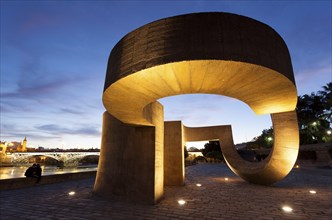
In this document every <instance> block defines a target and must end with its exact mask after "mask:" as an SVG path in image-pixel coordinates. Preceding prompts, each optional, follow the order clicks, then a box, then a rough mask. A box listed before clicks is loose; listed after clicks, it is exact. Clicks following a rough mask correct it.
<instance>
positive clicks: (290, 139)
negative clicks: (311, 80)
mask: <svg viewBox="0 0 332 220" xmlns="http://www.w3.org/2000/svg"><path fill="white" fill-rule="evenodd" d="M272 125H273V128H274V145H273V148H272V152H270V154H269V156H268V157H267V158H266V159H265V160H263V161H260V162H258V163H253V162H249V161H245V160H243V158H241V157H240V155H239V154H238V152H237V151H236V149H235V148H234V147H232V146H230V145H221V149H222V152H223V155H224V158H225V161H226V162H227V164H228V166H229V167H230V168H231V169H232V170H233V172H234V173H236V174H237V175H238V176H240V177H242V178H243V179H245V180H247V181H248V182H251V183H256V184H263V185H269V184H272V183H275V182H277V181H279V180H281V179H283V178H284V177H286V176H287V174H288V173H289V172H290V171H291V169H292V168H293V166H294V164H295V162H296V159H297V155H298V151H299V129H298V123H297V117H296V112H295V111H291V112H283V113H277V114H272Z"/></svg>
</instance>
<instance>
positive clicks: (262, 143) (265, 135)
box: [247, 127, 273, 149]
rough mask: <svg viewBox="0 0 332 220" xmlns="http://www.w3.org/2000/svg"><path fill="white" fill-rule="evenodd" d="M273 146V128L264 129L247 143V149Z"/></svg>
mask: <svg viewBox="0 0 332 220" xmlns="http://www.w3.org/2000/svg"><path fill="white" fill-rule="evenodd" d="M272 146H273V128H272V127H271V128H269V129H264V130H263V131H262V134H261V135H260V136H258V137H255V138H254V139H253V141H251V142H249V143H248V144H247V148H248V149H259V148H271V147H272Z"/></svg>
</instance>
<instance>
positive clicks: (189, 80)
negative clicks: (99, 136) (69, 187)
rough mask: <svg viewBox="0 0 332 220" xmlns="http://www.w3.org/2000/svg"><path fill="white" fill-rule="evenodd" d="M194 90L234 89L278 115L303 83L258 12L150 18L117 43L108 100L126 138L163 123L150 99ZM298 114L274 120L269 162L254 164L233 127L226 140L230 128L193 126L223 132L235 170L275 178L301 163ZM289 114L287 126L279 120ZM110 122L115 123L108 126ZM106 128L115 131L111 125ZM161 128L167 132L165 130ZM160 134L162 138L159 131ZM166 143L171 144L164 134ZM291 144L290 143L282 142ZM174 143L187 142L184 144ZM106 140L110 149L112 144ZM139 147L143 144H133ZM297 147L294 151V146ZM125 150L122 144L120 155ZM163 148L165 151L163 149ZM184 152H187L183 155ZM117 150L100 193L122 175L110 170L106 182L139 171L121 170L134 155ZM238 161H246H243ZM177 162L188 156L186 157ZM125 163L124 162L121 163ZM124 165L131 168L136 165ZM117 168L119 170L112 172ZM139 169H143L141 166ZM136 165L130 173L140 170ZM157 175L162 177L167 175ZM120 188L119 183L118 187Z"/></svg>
mask: <svg viewBox="0 0 332 220" xmlns="http://www.w3.org/2000/svg"><path fill="white" fill-rule="evenodd" d="M189 93H205V94H217V95H224V96H229V97H233V98H236V99H238V100H241V101H243V102H245V103H246V104H248V105H249V106H250V108H251V109H252V110H253V111H254V112H255V113H257V114H273V115H272V118H278V113H282V114H283V115H287V116H288V114H287V113H285V114H284V112H290V111H294V109H295V107H296V103H297V91H296V85H295V81H294V75H293V70H292V65H291V60H290V56H289V52H288V49H287V46H286V44H285V43H284V41H283V40H282V38H281V37H280V36H279V35H278V34H277V33H276V32H275V31H274V30H273V29H272V28H271V27H269V26H267V25H265V24H263V23H261V22H258V21H255V20H253V19H250V18H247V17H243V16H239V15H234V14H228V13H196V14H188V15H181V16H176V17H171V18H166V19H162V20H158V21H155V22H153V23H150V24H147V25H144V26H142V27H140V28H138V29H136V30H134V31H132V32H130V33H129V34H127V35H126V36H125V37H124V38H122V39H121V40H120V41H119V42H118V44H117V45H116V46H115V47H114V48H113V50H112V52H111V54H110V57H109V62H108V67H107V74H106V80H105V87H104V93H103V104H104V106H105V108H106V110H107V112H108V113H109V114H111V115H112V116H113V117H114V118H116V119H117V120H119V121H121V122H122V123H124V124H121V125H120V124H118V125H117V126H114V127H113V128H112V129H119V131H114V133H115V134H116V135H118V136H119V137H122V139H124V136H125V135H126V133H131V130H132V128H130V126H128V125H136V126H155V123H154V121H153V117H151V115H152V114H151V108H150V107H151V106H150V103H154V102H156V101H157V100H158V99H160V98H163V97H167V96H173V95H178V94H189ZM288 120H292V123H288ZM294 120H296V115H294V114H293V115H292V117H290V118H289V117H280V119H275V120H274V124H276V127H275V128H274V132H275V134H276V137H275V141H277V144H276V147H275V149H274V151H273V154H272V156H271V157H270V158H269V161H270V163H268V165H267V166H266V167H265V165H263V164H258V165H255V166H254V165H250V164H247V163H246V162H245V161H240V160H239V155H235V153H234V152H235V149H233V150H230V149H231V148H232V147H233V146H232V145H233V140H232V138H231V135H228V136H229V137H226V140H222V139H223V137H220V136H219V135H221V136H223V134H219V135H218V134H215V133H213V134H209V131H208V130H206V131H205V130H204V132H202V134H199V132H196V133H197V135H192V137H191V136H190V134H189V133H188V132H187V133H188V138H194V137H195V136H196V137H195V138H198V139H200V138H201V136H204V133H206V134H209V136H208V137H209V139H210V138H211V137H212V136H213V137H214V136H217V137H216V139H221V140H222V144H223V145H224V147H225V149H228V150H226V151H227V152H229V153H228V154H227V156H226V157H229V158H228V164H229V165H230V166H231V168H232V170H233V171H234V172H235V173H237V174H238V175H240V176H241V177H243V178H245V179H246V180H248V181H251V182H253V183H261V184H270V183H272V182H273V181H277V180H280V179H281V178H283V177H284V176H286V175H287V173H288V172H289V171H290V169H291V166H290V164H293V163H294V157H295V159H296V155H297V150H298V149H297V148H298V143H297V141H296V140H297V139H298V132H297V133H296V132H295V131H294V126H293V125H294ZM284 122H285V126H279V124H280V125H282V124H283V123H284ZM107 126H110V127H109V128H106V127H107ZM107 126H106V125H105V126H104V130H105V131H106V130H111V126H112V125H107ZM287 126H289V127H287ZM157 127H158V126H156V128H157ZM124 128H125V129H124ZM288 130H290V131H291V132H290V133H289V134H290V135H289V136H287V135H286V134H287V131H288ZM192 131H195V130H192ZM197 131H198V130H197ZM225 131H226V130H225ZM151 132H152V131H151ZM222 132H224V131H222ZM222 132H221V133H222ZM106 133H107V135H113V134H112V132H111V131H108V132H106ZM226 133H227V132H226ZM228 133H231V131H229V132H228ZM156 134H157V135H158V134H160V135H161V136H163V134H162V133H159V132H156ZM279 134H282V135H279ZM107 135H106V134H105V135H103V139H105V140H108V139H109V140H111V139H112V138H109V137H106V136H107ZM198 135H201V136H199V137H198ZM293 135H294V137H293ZM181 136H182V137H180V138H179V139H178V140H177V141H174V142H176V143H177V144H178V142H179V143H180V142H183V136H186V132H184V134H182V135H181ZM280 137H286V138H288V137H290V139H289V140H286V139H285V140H283V141H282V140H281V138H280ZM135 138H140V139H142V138H143V137H138V136H133V138H130V139H131V140H132V141H134V140H135ZM204 138H206V137H204ZM128 139H129V138H128ZM128 139H127V140H125V142H124V143H125V145H126V147H125V149H126V150H127V151H128V152H126V154H127V153H128V154H129V155H131V153H130V152H129V148H127V147H128V146H131V145H133V144H132V143H129V142H130V141H128ZM143 139H144V138H143ZM143 139H142V140H143ZM180 139H182V140H181V141H180ZM184 139H186V138H184ZM142 140H139V141H138V142H141V141H142ZM155 140H161V139H159V138H158V137H155ZM192 140H193V139H192ZM107 142H108V141H106V142H105V143H107ZM157 142H158V141H157ZM290 142H292V144H295V145H296V143H297V146H295V145H294V146H293V145H291V146H290V147H289V146H288V144H289V143H290ZM103 143H104V142H103ZM110 143H112V144H110ZM110 143H108V144H110V145H114V147H111V148H112V149H115V148H116V149H120V148H121V147H120V146H121V145H123V143H122V142H120V141H113V140H111V141H110ZM158 143H159V142H158ZM144 144H145V143H144ZM149 144H151V143H150V142H149ZM160 144H161V145H163V143H162V142H160ZM284 144H286V145H287V146H286V147H284V146H282V145H284ZM115 145H118V146H117V147H115ZM127 145H128V146H127ZM169 147H170V146H168V147H167V148H168V149H169ZM174 147H175V148H174V149H181V148H182V145H181V147H180V146H174ZM103 148H104V149H107V147H105V146H103ZM151 148H152V147H151ZM131 149H132V150H133V151H135V148H133V146H131ZM156 149H157V150H156V152H159V149H162V147H156ZM104 151H106V150H104ZM283 151H284V152H283ZM289 152H291V154H288V153H289ZM122 153H123V152H118V151H117V152H115V153H114V155H122ZM162 153H163V152H160V155H162ZM124 155H125V154H124ZM149 155H150V153H149ZM181 155H182V153H181ZM294 155H295V156H294ZM107 157H109V158H112V155H111V154H109V155H108V156H107ZM128 157H129V158H130V159H131V158H132V157H131V156H128ZM176 157H177V158H179V155H177V156H176ZM116 158H117V160H118V163H119V164H117V165H116V166H113V167H112V168H110V167H111V166H110V165H111V164H112V162H111V160H110V159H105V164H104V165H103V166H101V168H100V169H101V170H100V172H99V171H98V173H100V175H98V176H97V181H96V190H97V189H98V188H100V190H99V189H98V190H97V191H99V194H103V193H102V192H103V190H106V188H107V187H100V186H98V187H97V185H98V184H97V183H98V182H99V179H103V178H104V177H102V176H103V175H105V176H107V175H114V176H113V178H106V177H105V178H106V179H108V180H107V181H106V180H105V181H101V182H103V183H105V184H106V183H107V184H109V182H112V181H118V180H116V179H118V178H117V177H118V176H119V177H120V179H121V180H126V181H129V180H130V179H131V178H129V179H127V177H125V174H124V173H121V172H122V171H121V172H120V173H119V172H118V171H117V169H120V170H121V169H123V168H122V166H125V163H126V160H127V159H128V158H127V157H125V156H123V157H119V156H117V157H116ZM169 158H170V157H169V156H167V161H166V163H168V162H169V161H170V159H169ZM106 160H108V161H107V162H106ZM121 160H123V161H121ZM149 161H153V160H149ZM161 161H162V159H160V160H157V159H156V160H155V162H156V163H160V162H161ZM232 161H234V162H238V164H236V165H235V164H234V163H233V162H232ZM276 161H278V162H280V164H279V163H277V162H276ZM177 162H178V163H177V164H181V163H182V164H183V162H180V160H179V161H177ZM103 163H104V162H103ZM107 164H108V165H107ZM120 164H121V165H122V166H119V165H120ZM247 165H250V166H252V167H251V168H252V169H251V168H250V167H249V168H247V167H243V166H247ZM181 169H182V168H180V167H178V168H177V170H178V172H177V173H176V175H178V176H180V175H183V174H182V171H181ZM124 170H126V171H128V172H129V170H131V169H124ZM112 171H113V173H116V174H106V173H107V172H110V173H112ZM117 172H118V173H117ZM131 172H133V173H135V170H133V171H131ZM156 172H157V171H156ZM269 172H272V174H271V176H269V175H268V173H269ZM133 173H130V174H129V173H128V174H127V175H128V176H132V175H134V174H133ZM167 173H169V172H168V171H167ZM142 175H145V174H142ZM146 175H147V176H149V175H151V174H146ZM156 175H159V174H156ZM162 175H163V174H162ZM167 175H168V174H167ZM174 175H175V174H174ZM177 178H178V177H177ZM257 178H260V179H259V180H257ZM134 179H135V178H134ZM148 179H150V178H148ZM157 179H158V180H161V179H162V177H160V178H157ZM179 179H180V178H179ZM146 182H148V181H146ZM166 182H167V181H166ZM180 182H181V181H180ZM119 183H120V182H119ZM119 183H117V184H114V186H117V185H118V186H119V190H120V191H121V193H118V192H116V193H118V194H122V195H128V193H129V192H131V191H130V190H129V185H130V183H129V184H128V187H124V186H126V184H127V183H125V185H124V186H121V185H119ZM112 184H113V183H112ZM140 184H141V183H139V185H140ZM121 187H122V188H121ZM101 188H103V190H101ZM115 188H116V187H113V190H115ZM148 188H151V187H148ZM106 191H107V190H106ZM114 193H115V192H113V194H114ZM135 193H137V192H135ZM135 193H133V194H135ZM129 194H132V193H129ZM140 196H142V198H143V197H144V196H143V195H140ZM140 196H138V197H135V198H139V197H140ZM156 198H157V197H155V199H156ZM158 198H159V197H158ZM155 199H154V201H155Z"/></svg>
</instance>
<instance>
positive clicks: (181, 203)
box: [178, 199, 186, 205]
mask: <svg viewBox="0 0 332 220" xmlns="http://www.w3.org/2000/svg"><path fill="white" fill-rule="evenodd" d="M178 203H179V205H184V204H186V201H184V200H183V199H180V200H178Z"/></svg>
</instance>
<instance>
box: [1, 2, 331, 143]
mask: <svg viewBox="0 0 332 220" xmlns="http://www.w3.org/2000/svg"><path fill="white" fill-rule="evenodd" d="M205 11H220V12H230V13H235V14H240V15H244V16H248V17H251V18H254V19H256V20H259V21H261V22H263V23H266V24H268V25H269V26H271V27H272V28H274V29H275V30H276V31H277V32H278V33H279V34H280V35H281V36H282V37H283V39H284V40H285V42H286V44H287V45H288V48H289V51H290V54H291V58H292V63H293V69H294V74H295V80H296V85H297V89H298V94H299V95H302V94H309V93H311V92H316V91H318V90H320V89H321V87H322V86H324V85H326V84H327V83H328V82H331V81H332V76H331V63H332V58H331V50H332V48H331V29H332V25H331V20H332V16H331V1H181V0H177V1H125V0H124V1H3V0H2V1H1V39H0V40H1V41H0V48H1V51H0V52H1V58H0V61H1V63H0V64H1V69H0V70H1V101H0V104H1V138H0V139H1V140H2V141H22V140H23V138H24V137H25V136H26V137H27V139H28V146H34V147H37V146H44V147H50V148H52V147H64V148H71V147H80V148H90V147H94V148H96V147H97V148H99V147H100V136H101V119H102V113H103V112H104V107H103V105H102V101H101V97H102V93H103V86H104V79H105V73H106V65H107V60H108V56H109V53H110V51H111V49H112V48H113V47H114V45H115V44H116V43H117V42H118V41H119V40H120V39H121V38H122V37H123V36H124V35H125V34H127V33H128V32H130V31H132V30H134V29H136V28H138V27H140V26H142V25H144V24H146V23H149V22H152V21H155V20H157V19H160V18H164V17H169V16H174V15H179V14H186V13H193V12H205ZM160 101H161V103H162V104H163V105H164V108H165V120H182V121H183V123H184V124H185V125H186V126H208V125H223V124H231V125H232V128H233V137H234V141H235V143H241V142H244V141H249V140H251V139H252V138H253V137H255V136H258V135H260V133H261V131H262V130H263V129H266V128H269V127H270V126H271V125H272V123H271V119H270V116H269V115H261V116H257V115H255V114H254V113H253V112H252V111H251V109H250V108H249V107H248V106H247V105H246V104H244V103H242V102H240V101H237V100H235V99H231V98H227V97H224V96H216V95H202V94H200V95H181V96H176V97H167V98H163V99H161V100H160Z"/></svg>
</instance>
